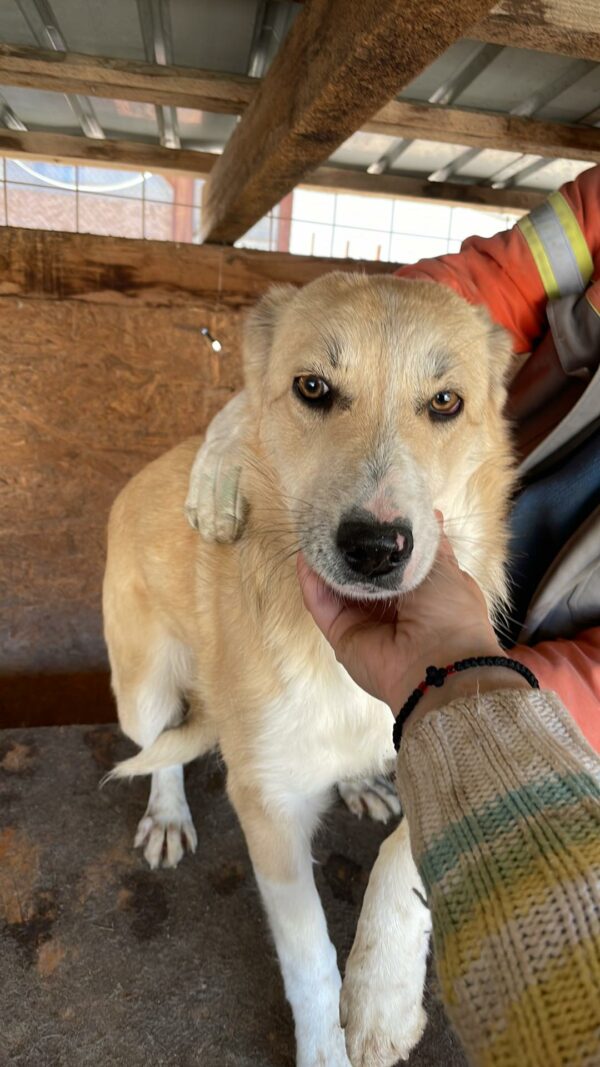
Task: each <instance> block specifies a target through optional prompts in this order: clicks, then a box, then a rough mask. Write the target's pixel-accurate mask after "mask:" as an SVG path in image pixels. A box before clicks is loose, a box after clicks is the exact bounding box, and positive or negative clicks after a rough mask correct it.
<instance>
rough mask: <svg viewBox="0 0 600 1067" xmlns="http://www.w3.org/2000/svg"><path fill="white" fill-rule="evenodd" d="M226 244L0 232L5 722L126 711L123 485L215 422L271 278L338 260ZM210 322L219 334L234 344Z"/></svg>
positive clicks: (1, 715)
mask: <svg viewBox="0 0 600 1067" xmlns="http://www.w3.org/2000/svg"><path fill="white" fill-rule="evenodd" d="M216 256H217V252H216V251H215V250H214V249H212V250H208V249H207V250H206V251H204V250H202V249H199V248H189V247H188V248H186V249H185V250H178V249H177V248H176V246H166V245H162V246H161V245H158V244H154V243H151V242H133V241H123V240H120V241H117V240H113V239H111V238H108V239H107V238H86V237H80V236H78V235H57V234H40V233H37V232H36V231H30V232H27V231H14V232H13V234H12V235H11V234H10V231H4V233H3V234H1V235H0V543H1V546H2V547H1V551H0V723H3V724H4V725H9V724H13V723H28V722H32V723H33V722H56V721H80V722H84V721H88V722H89V721H94V720H99V719H106V718H107V717H111V716H112V715H113V707H112V702H111V699H110V695H109V690H108V683H107V678H106V653H105V648H104V642H103V639H102V624H101V614H100V589H101V577H102V570H103V562H104V545H105V528H106V521H107V515H108V511H109V508H110V505H111V502H112V500H113V499H114V497H115V496H116V494H117V493H118V491H119V489H120V488H121V487H122V486H123V485H124V484H125V482H126V481H127V479H128V478H129V477H130V476H131V475H132V474H133V473H134V472H135V471H137V470H139V469H140V468H141V467H142V466H143V465H144V464H145V463H146V462H148V461H149V460H151V459H153V458H155V457H156V456H158V455H160V453H162V452H164V451H166V450H167V449H168V448H170V447H171V446H172V445H174V444H175V443H176V442H178V441H180V440H182V439H183V438H184V437H186V436H188V435H190V434H194V433H198V432H203V431H204V429H205V427H206V426H207V424H208V422H209V421H210V419H211V418H212V416H213V415H214V414H215V412H216V411H217V410H219V409H220V408H221V407H222V406H223V404H224V403H225V402H226V401H227V399H228V398H229V397H230V396H231V395H233V393H234V392H235V391H236V390H237V389H238V388H239V387H240V384H241V355H240V324H241V321H242V318H243V314H244V311H245V309H246V307H247V306H248V305H249V304H251V303H252V302H253V301H254V300H255V299H256V297H257V296H258V295H259V294H260V292H262V291H264V290H265V288H267V287H268V285H269V284H270V283H271V282H272V281H276V280H278V279H279V278H285V280H288V281H293V280H296V279H297V280H298V281H299V282H302V281H307V280H310V277H311V276H313V277H314V276H316V275H317V274H319V273H323V272H324V271H325V270H327V269H331V267H333V266H336V264H335V263H332V262H331V261H327V260H305V259H302V258H300V257H291V256H285V257H278V256H270V255H268V254H264V255H262V256H261V254H257V253H245V254H244V253H239V252H237V251H235V250H228V253H227V256H228V258H227V259H226V260H225V261H223V260H221V259H219V260H218V261H217V259H216V258H215V257H216ZM194 257H195V258H194ZM344 266H346V268H347V267H348V266H349V265H348V264H344ZM379 269H381V268H379ZM388 269H389V268H388ZM211 289H212V291H211ZM202 326H208V327H209V329H210V330H211V332H212V333H213V334H214V335H215V336H216V337H218V338H219V340H220V341H221V343H222V346H223V348H222V351H221V353H219V354H218V355H217V354H215V353H213V351H212V349H211V347H210V345H209V344H208V343H207V342H206V341H205V339H204V338H202V336H201V335H200V327H202Z"/></svg>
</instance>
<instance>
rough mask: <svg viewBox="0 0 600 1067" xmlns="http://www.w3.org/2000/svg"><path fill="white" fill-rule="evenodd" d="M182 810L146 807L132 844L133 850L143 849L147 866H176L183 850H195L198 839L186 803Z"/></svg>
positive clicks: (153, 867)
mask: <svg viewBox="0 0 600 1067" xmlns="http://www.w3.org/2000/svg"><path fill="white" fill-rule="evenodd" d="M185 809H186V810H185V811H181V812H177V813H176V814H175V813H174V812H161V811H160V810H158V811H156V810H155V811H153V810H152V808H151V807H148V810H147V812H146V814H145V815H144V818H143V819H141V820H140V823H139V825H138V828H137V833H136V835H135V840H134V842H133V847H134V848H142V847H143V849H144V858H145V859H146V860H147V862H148V863H149V865H150V867H152V869H153V870H155V869H156V868H157V867H161V866H162V867H176V866H177V864H178V863H179V861H180V859H181V858H182V856H183V854H184V852H185V849H186V847H187V848H188V849H189V851H190V852H195V851H196V846H197V844H198V837H197V835H196V831H195V829H194V824H193V822H192V816H191V814H190V809H189V808H188V806H187V804H186V805H185Z"/></svg>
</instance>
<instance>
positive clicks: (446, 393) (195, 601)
mask: <svg viewBox="0 0 600 1067" xmlns="http://www.w3.org/2000/svg"><path fill="white" fill-rule="evenodd" d="M509 359H510V349H509V344H508V341H507V338H506V337H505V335H504V334H503V333H502V332H501V331H498V330H496V329H495V328H494V327H492V326H491V324H490V322H489V320H488V319H487V316H486V315H485V313H484V312H482V311H480V310H478V309H475V308H472V307H470V306H469V305H468V304H466V303H465V302H464V301H463V300H461V299H460V298H459V297H458V296H455V295H454V294H453V293H451V292H450V291H448V290H446V289H443V288H442V287H440V286H437V285H435V284H433V283H429V282H416V281H401V280H398V279H395V278H385V277H379V278H374V279H368V278H366V277H363V276H358V275H346V274H344V275H341V274H333V275H329V276H326V277H324V278H321V279H320V280H318V281H316V282H313V283H311V284H310V285H309V286H307V287H306V288H305V289H303V290H302V291H297V290H295V289H292V288H291V287H284V288H278V289H274V290H273V291H272V292H271V293H270V294H269V295H268V296H267V297H266V298H265V299H263V300H262V301H261V303H260V304H259V305H258V307H257V308H256V309H255V310H254V312H253V313H252V314H251V315H250V317H249V320H248V324H247V329H246V335H245V368H246V391H247V397H248V404H249V407H250V432H249V439H248V441H247V456H246V460H245V484H244V492H245V496H246V498H247V500H248V503H249V515H248V521H247V524H246V528H245V532H244V536H243V537H242V538H241V539H240V540H239V541H238V542H236V543H235V544H231V545H227V546H223V545H218V544H207V543H206V542H204V541H202V540H201V539H200V538H199V537H198V535H197V534H196V533H194V532H193V531H192V530H191V529H190V528H189V526H188V524H187V523H186V520H185V518H184V513H183V506H184V501H185V497H186V490H187V485H188V479H189V474H190V469H191V466H192V462H193V459H194V456H195V453H196V449H197V447H198V443H199V442H198V441H197V440H192V441H187V442H185V443H184V444H182V445H181V446H179V447H178V448H175V449H173V451H171V452H169V453H168V454H167V455H165V456H163V457H162V458H160V459H158V460H157V461H156V462H155V463H152V464H150V466H148V467H147V468H146V469H145V470H143V471H142V472H141V473H140V474H138V475H137V476H136V477H135V478H134V479H133V480H132V481H131V482H130V483H129V485H127V486H126V488H125V489H124V490H123V492H122V493H121V494H120V496H119V497H118V499H117V501H116V502H115V505H114V507H113V510H112V514H111V517H110V525H109V543H108V562H107V568H106V577H105V585H104V612H105V627H106V640H107V643H108V648H109V653H110V661H111V666H112V677H113V686H114V690H115V694H116V698H117V703H118V709H119V718H120V722H121V725H122V727H123V729H124V731H125V732H126V733H127V734H128V735H129V736H130V737H131V738H133V740H134V741H136V742H137V743H138V744H139V745H141V746H142V749H143V751H142V752H141V753H140V754H139V755H138V756H136V757H134V758H132V759H130V760H127V761H126V762H125V763H123V764H121V765H120V766H119V767H118V768H117V769H116V772H115V773H116V774H117V775H119V776H127V775H132V774H146V773H150V772H152V787H151V794H150V801H149V805H148V810H147V812H146V815H145V817H144V819H143V820H142V823H141V824H140V828H139V831H138V838H137V843H145V844H146V856H147V858H148V859H149V861H150V863H151V864H152V865H156V864H158V863H159V862H160V860H161V856H162V854H163V851H164V854H165V861H166V863H167V864H168V865H175V864H176V863H177V862H178V860H179V859H180V858H181V855H182V854H183V846H184V843H185V842H186V841H187V844H188V846H189V847H190V848H192V849H193V848H194V847H195V844H196V834H195V831H194V829H193V825H192V820H191V816H190V812H189V809H188V806H187V802H186V799H185V794H184V788H183V773H182V766H181V765H182V764H183V763H185V762H186V761H188V760H191V759H193V758H194V757H195V756H198V755H200V754H201V753H202V752H205V751H207V750H208V749H209V748H211V747H213V746H215V745H217V744H218V745H219V747H220V749H221V752H222V754H223V757H224V759H225V762H226V764H227V769H228V792H229V796H230V799H231V802H232V804H233V805H234V807H235V810H236V812H237V814H238V817H239V819H240V822H241V825H242V827H243V830H244V833H245V835H246V840H247V843H248V848H249V852H250V856H251V858H252V862H253V865H254V870H255V873H256V879H257V882H258V885H259V888H260V891H261V894H262V897H263V901H264V904H265V908H266V910H267V913H268V916H269V920H270V924H271V929H272V931H273V936H274V939H275V943H276V946H277V952H278V955H279V959H280V963H281V968H282V972H283V977H284V982H285V988H286V993H287V996H288V999H289V1001H290V1003H291V1006H292V1009H293V1012H294V1019H295V1025H296V1038H297V1063H298V1065H299V1067H317V1065H323V1067H347V1065H348V1062H349V1061H348V1058H347V1053H346V1048H345V1043H344V1035H343V1033H342V1030H341V1029H340V1026H339V996H340V977H339V973H338V969H337V964H336V957H335V951H334V949H333V946H332V945H331V943H330V941H329V938H328V935H327V929H326V924H325V919H324V916H323V912H322V909H321V905H320V901H319V898H318V895H317V892H316V889H315V885H314V881H313V874H312V859H311V844H310V843H311V836H312V833H313V830H314V827H315V824H316V822H317V820H318V818H319V815H320V814H321V813H322V812H323V810H324V808H325V807H326V806H327V803H328V799H329V797H330V793H331V788H332V786H333V784H334V783H335V782H336V781H338V780H340V779H344V778H351V777H354V776H356V777H358V776H365V775H368V774H376V773H378V772H380V771H381V770H382V769H384V767H385V766H386V764H387V763H388V762H389V760H390V757H391V756H392V755H393V749H392V742H391V731H392V722H393V720H392V715H391V712H390V709H389V708H387V707H386V706H384V705H383V704H381V703H379V702H378V701H376V700H373V699H372V698H371V697H369V696H367V695H366V694H365V693H363V692H362V691H361V690H359V689H358V688H357V687H356V686H355V685H354V683H353V682H352V681H351V680H350V678H349V677H348V675H347V674H346V673H345V671H344V670H343V668H341V667H340V666H339V665H338V664H337V662H336V660H335V658H334V656H333V653H332V652H331V650H330V648H329V646H328V645H327V644H326V643H325V641H324V639H323V638H322V637H321V635H320V633H319V632H318V630H317V629H316V627H315V626H314V624H313V622H312V619H311V618H310V616H309V615H308V614H307V612H306V611H305V610H304V608H303V605H302V599H301V595H300V589H299V587H298V582H297V578H296V554H297V552H298V550H299V549H302V551H303V552H304V554H305V556H306V558H307V560H308V561H309V563H310V564H311V565H312V566H313V568H315V569H316V570H317V571H318V572H319V573H320V574H321V575H322V577H323V579H324V580H325V581H326V582H327V583H328V584H329V585H330V586H333V587H334V588H336V589H339V590H340V591H342V592H343V593H344V594H345V595H347V596H360V597H361V598H363V599H364V598H373V599H374V600H376V599H382V598H389V597H390V596H396V595H397V594H399V593H402V592H405V591H408V590H410V589H412V588H414V587H415V586H416V585H418V583H419V582H421V581H423V579H425V578H426V576H427V574H428V572H429V570H430V568H431V566H432V563H433V560H434V557H435V554H436V549H437V545H438V527H437V524H436V520H435V517H434V508H439V509H440V510H441V511H442V512H443V514H444V516H445V522H446V528H447V530H448V534H449V536H450V538H451V540H452V542H453V545H454V548H455V551H456V553H457V556H458V559H459V561H460V563H461V565H462V566H463V567H464V569H465V570H467V571H469V572H470V573H472V574H473V575H474V577H475V578H476V579H477V580H478V582H479V583H480V585H481V586H482V588H483V589H484V591H485V593H486V595H487V597H488V600H489V603H490V607H492V608H493V607H494V605H497V604H498V603H499V602H500V601H501V599H502V598H503V596H504V591H505V588H504V574H503V562H504V554H505V530H504V517H505V512H506V506H507V499H508V494H509V491H510V488H511V484H512V465H511V457H510V449H509V444H508V436H507V430H506V426H505V423H504V421H503V418H502V414H501V412H502V407H503V403H504V398H505V390H504V384H503V382H504V378H505V375H506V372H507V368H508V365H509ZM459 623H460V620H457V624H459ZM184 697H185V698H187V700H188V701H189V704H190V711H189V714H188V717H187V719H186V721H185V722H183V724H182V725H178V724H179V723H180V721H181V717H182V701H183V698H184ZM167 727H174V728H173V729H166V728H167ZM163 731H164V732H163ZM419 885H420V882H419V878H418V875H417V872H416V870H415V868H414V865H413V861H412V858H411V855H410V847H409V841H408V832H407V829H406V827H405V825H404V824H401V826H400V827H399V828H398V830H397V831H396V832H395V833H394V834H393V835H391V837H390V838H388V840H387V841H386V842H385V844H384V846H383V847H382V850H381V853H380V856H379V858H378V860H377V863H376V865H375V868H374V870H373V872H372V876H371V881H370V884H369V888H368V890H367V894H366V897H365V904H364V907H363V913H362V915H361V920H360V923H359V928H358V932H357V939H356V941H355V945H354V948H353V950H352V954H351V956H350V960H349V964H348V968H347V972H346V979H345V983H344V992H343V995H342V1022H344V1023H345V1025H346V1042H347V1046H348V1054H349V1055H350V1058H351V1060H352V1063H353V1064H354V1065H357V1064H363V1065H371V1064H373V1065H374V1064H390V1063H394V1062H395V1061H396V1060H397V1059H398V1057H400V1056H406V1055H408V1053H409V1051H410V1049H411V1047H412V1046H413V1045H414V1043H415V1042H416V1041H417V1040H418V1039H419V1037H420V1035H421V1032H422V1029H423V1026H424V1021H425V1017H424V1014H423V1010H422V1007H421V996H422V987H423V980H424V973H425V957H426V951H427V935H428V926H429V916H428V912H427V910H426V908H425V907H424V906H423V904H422V902H421V899H420V898H419V896H418V895H417V894H416V893H414V892H413V891H412V890H413V888H418V887H419Z"/></svg>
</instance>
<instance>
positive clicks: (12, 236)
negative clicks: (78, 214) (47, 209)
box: [0, 226, 399, 308]
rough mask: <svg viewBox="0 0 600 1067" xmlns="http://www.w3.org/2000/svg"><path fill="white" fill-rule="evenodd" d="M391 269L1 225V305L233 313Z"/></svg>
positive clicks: (364, 263)
mask: <svg viewBox="0 0 600 1067" xmlns="http://www.w3.org/2000/svg"><path fill="white" fill-rule="evenodd" d="M398 265H399V264H393V263H375V262H371V261H362V260H349V259H329V258H326V257H321V256H295V255H291V254H289V253H284V252H256V251H253V250H250V249H242V248H230V247H229V246H227V247H222V248H219V247H218V246H215V245H200V246H199V245H174V244H170V243H167V242H165V241H133V240H128V239H127V238H123V237H96V236H95V235H92V234H80V233H57V232H55V231H52V230H25V229H16V228H13V227H10V226H2V227H0V300H1V298H2V297H3V296H19V297H22V298H23V299H35V298H44V299H47V298H50V299H58V300H84V301H92V302H102V303H123V302H126V303H130V304H132V305H139V304H148V305H152V306H163V305H175V304H181V305H186V304H187V305H190V304H192V305H193V304H194V302H198V301H208V302H210V301H212V302H213V303H214V305H215V306H216V308H221V307H223V308H226V307H233V308H235V307H243V306H245V305H248V304H252V303H254V302H255V301H256V300H257V299H258V297H259V296H261V295H262V293H264V292H265V290H266V289H268V288H269V286H270V285H272V284H273V283H274V282H289V283H290V284H292V285H306V284H307V283H308V282H311V281H313V280H314V279H315V278H319V277H320V276H321V275H322V274H325V273H326V272H327V271H330V270H344V271H364V272H366V273H367V274H390V273H391V272H392V271H394V270H395V269H397V267H398Z"/></svg>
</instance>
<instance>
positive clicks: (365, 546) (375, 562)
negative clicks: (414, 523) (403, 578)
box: [337, 518, 413, 578]
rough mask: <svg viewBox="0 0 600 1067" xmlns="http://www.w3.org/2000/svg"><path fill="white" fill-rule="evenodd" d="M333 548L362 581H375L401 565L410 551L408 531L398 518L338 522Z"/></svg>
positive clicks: (403, 522)
mask: <svg viewBox="0 0 600 1067" xmlns="http://www.w3.org/2000/svg"><path fill="white" fill-rule="evenodd" d="M337 546H338V548H339V550H340V552H341V553H342V555H343V557H344V559H345V560H346V563H347V564H348V566H349V567H351V568H352V570H353V571H356V573H357V574H362V575H363V577H365V578H377V577H380V576H383V575H384V574H391V572H392V571H394V570H396V569H397V568H398V567H403V566H404V564H405V563H406V561H407V560H408V558H409V556H410V554H411V552H412V550H413V536H412V530H411V528H410V526H409V525H408V523H406V522H405V521H404V520H402V519H397V520H395V521H393V522H376V521H374V520H369V519H356V518H347V519H342V521H341V522H340V525H339V526H338V532H337Z"/></svg>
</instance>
